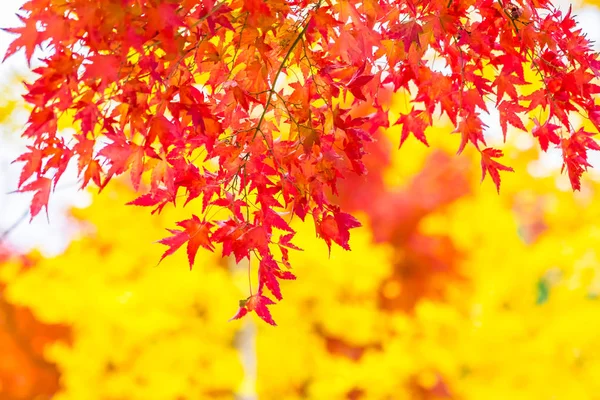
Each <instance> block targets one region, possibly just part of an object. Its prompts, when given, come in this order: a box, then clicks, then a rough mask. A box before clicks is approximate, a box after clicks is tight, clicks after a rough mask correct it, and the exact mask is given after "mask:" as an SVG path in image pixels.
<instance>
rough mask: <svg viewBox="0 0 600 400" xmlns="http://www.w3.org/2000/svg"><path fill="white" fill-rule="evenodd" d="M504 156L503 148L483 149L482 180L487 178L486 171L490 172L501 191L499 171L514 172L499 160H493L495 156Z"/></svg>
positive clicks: (497, 188)
mask: <svg viewBox="0 0 600 400" xmlns="http://www.w3.org/2000/svg"><path fill="white" fill-rule="evenodd" d="M502 156H504V154H503V152H502V150H498V149H494V148H486V149H483V150H482V151H481V171H482V174H481V181H482V182H483V180H484V179H485V175H486V173H489V174H490V176H491V177H492V181H494V184H495V185H496V190H497V191H498V193H500V172H499V171H510V172H514V170H513V169H512V168H511V167H507V166H506V165H502V164H500V163H499V162H498V161H496V160H493V159H494V158H500V157H502Z"/></svg>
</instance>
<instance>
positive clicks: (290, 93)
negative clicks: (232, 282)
mask: <svg viewBox="0 0 600 400" xmlns="http://www.w3.org/2000/svg"><path fill="white" fill-rule="evenodd" d="M23 11H24V16H23V17H22V18H21V19H22V21H23V24H24V26H22V27H19V28H10V29H8V31H9V32H12V33H15V34H17V35H18V36H17V37H16V39H15V40H14V42H13V43H12V45H11V46H10V48H9V50H8V53H7V55H6V56H7V57H8V56H10V55H12V54H13V53H15V52H16V51H17V50H19V49H21V48H23V49H25V53H26V55H27V57H28V59H31V58H32V56H33V54H34V50H35V48H36V47H38V46H39V47H46V48H47V49H49V51H48V54H49V55H48V56H47V57H46V58H45V59H43V60H41V61H42V63H41V66H39V67H37V68H36V69H35V70H34V71H35V72H36V73H37V74H38V75H39V77H38V78H37V80H36V81H35V82H33V83H31V84H28V85H27V89H28V92H27V94H26V95H25V99H26V100H27V101H28V102H29V103H30V104H31V105H32V107H33V111H32V113H31V116H30V119H29V123H28V125H27V128H26V130H25V132H24V134H23V135H24V136H25V137H26V138H28V139H29V140H30V146H29V147H28V150H27V152H26V153H25V154H23V155H22V156H21V157H19V159H18V161H20V162H23V163H24V166H23V173H22V175H21V179H20V182H19V185H20V187H21V190H23V191H33V192H34V193H35V195H34V200H33V203H32V206H31V212H32V215H33V216H34V215H35V214H37V213H39V212H40V211H41V209H42V208H43V207H44V206H46V205H47V202H48V196H49V194H50V192H51V189H52V187H53V185H56V183H57V182H58V181H59V179H60V177H61V175H62V174H63V172H64V171H65V168H66V166H67V164H68V163H69V162H70V161H71V160H72V159H74V158H75V159H77V167H78V171H79V174H80V177H81V186H82V187H85V186H87V185H88V184H89V182H94V183H95V184H96V185H98V186H99V187H100V188H103V187H104V186H105V185H106V184H107V183H108V182H109V181H110V180H111V179H112V177H114V176H117V175H120V174H123V173H125V172H129V174H130V176H131V182H132V184H133V186H134V188H136V189H137V190H143V191H144V192H145V193H143V194H141V196H140V197H138V198H137V199H135V200H133V201H132V202H131V204H134V205H137V206H148V207H153V208H154V211H160V210H161V209H162V208H164V207H165V206H166V205H167V204H169V203H173V204H175V203H176V201H177V200H180V199H181V198H184V199H185V203H186V204H187V203H188V202H190V201H197V202H198V203H199V204H200V203H201V207H199V208H198V209H199V211H200V212H198V213H197V214H195V215H191V216H190V218H189V219H187V220H185V221H180V222H178V223H177V225H178V226H179V227H180V228H181V229H175V230H171V231H170V232H171V233H172V234H173V236H171V237H168V238H166V239H163V240H162V243H163V244H165V245H167V246H169V249H168V250H167V251H166V253H165V256H166V255H169V254H171V253H173V252H174V251H176V250H177V249H178V248H179V247H181V246H183V245H184V244H185V243H187V251H188V256H189V260H190V265H191V264H192V263H193V260H194V257H195V254H196V251H197V250H198V248H199V247H204V248H206V249H209V250H212V249H213V248H214V246H215V245H217V244H221V247H222V252H223V255H230V254H233V255H234V256H235V258H236V260H237V261H240V260H242V259H244V258H249V257H250V256H251V255H255V256H256V257H257V258H258V259H259V260H260V267H259V271H258V273H259V277H260V279H259V281H260V287H259V289H258V293H256V294H254V295H252V296H251V297H249V298H248V299H247V300H244V301H243V303H242V308H243V309H244V310H245V312H247V311H257V313H258V314H259V316H261V317H262V318H263V319H265V320H266V321H267V322H272V319H271V318H270V314H269V313H268V311H266V310H267V308H266V305H269V304H271V302H272V300H270V299H269V298H268V297H266V296H264V294H265V290H264V289H265V288H268V289H269V290H270V291H271V292H272V294H273V295H274V296H275V297H276V298H277V299H280V298H281V293H280V291H279V285H278V280H279V279H293V275H292V274H291V273H290V272H289V271H287V270H286V269H287V268H289V262H288V250H289V249H296V248H297V247H296V246H295V245H293V244H292V242H291V240H292V238H293V236H294V231H293V230H292V229H291V228H290V226H289V218H291V217H292V216H293V215H296V216H298V217H300V218H301V219H302V220H304V219H305V218H306V217H307V216H310V218H311V219H312V220H313V221H314V223H315V227H316V232H317V235H318V236H320V237H321V238H323V240H324V241H325V242H326V243H327V245H328V246H331V244H332V243H336V244H338V245H339V246H341V247H343V248H345V249H349V247H348V239H349V230H350V229H352V228H355V227H357V226H359V223H358V222H357V221H356V219H354V218H353V217H352V216H351V215H350V214H348V213H346V212H344V211H342V209H341V208H340V207H339V206H338V205H336V204H335V203H334V200H332V199H334V197H332V196H331V194H333V195H335V194H336V193H337V183H338V179H339V178H342V177H345V176H347V175H348V174H351V173H354V174H365V173H366V172H367V170H366V168H365V166H364V164H363V162H362V158H363V155H364V154H365V144H366V143H368V142H370V141H372V140H373V138H374V135H375V134H376V133H377V132H378V131H379V130H380V129H382V128H387V127H388V126H389V125H390V123H389V122H390V117H389V115H388V111H389V98H390V93H392V92H394V91H398V90H405V91H406V92H407V93H409V94H410V96H411V102H412V110H411V111H410V112H409V113H408V114H405V115H402V116H401V117H400V118H399V119H398V121H393V122H394V123H396V124H402V134H401V138H400V143H403V142H404V141H405V140H407V138H408V137H409V136H410V135H413V136H415V137H416V138H417V139H418V140H420V141H422V142H423V143H425V144H427V137H426V133H425V132H426V128H427V127H429V126H430V125H431V124H432V121H434V117H437V116H438V115H440V114H445V115H446V116H447V117H448V118H449V119H450V121H451V122H452V123H453V124H454V126H455V128H456V132H457V133H459V134H460V135H461V138H462V140H461V144H460V147H459V149H458V151H459V152H461V151H462V150H463V149H464V148H465V146H467V145H470V146H474V147H475V148H476V149H477V150H479V151H480V152H481V157H482V158H481V160H482V161H481V165H482V169H483V175H484V176H485V175H486V173H489V174H490V176H491V177H492V179H493V181H494V183H495V184H496V186H497V187H498V188H499V186H500V171H511V170H512V169H511V168H510V167H507V166H505V165H503V164H501V163H500V162H499V161H497V160H498V158H499V157H501V156H502V151H501V150H498V149H492V148H487V147H486V139H485V135H484V131H485V128H486V126H485V124H484V123H483V122H482V120H481V114H482V113H483V112H487V110H488V106H489V105H490V102H486V99H487V100H492V101H495V103H496V105H497V107H498V109H499V112H500V121H499V122H500V126H501V128H502V131H503V133H504V135H506V133H507V127H508V126H509V125H511V126H513V127H516V128H519V129H525V126H524V124H523V120H522V118H523V117H525V115H526V113H527V112H529V111H532V110H534V109H537V108H538V107H541V108H542V109H544V110H546V111H547V115H548V118H546V119H544V120H543V121H537V122H536V128H535V130H534V132H533V135H534V136H535V137H537V138H538V139H539V142H540V145H541V147H542V148H543V149H544V150H546V149H547V148H548V145H549V144H550V143H552V144H554V145H556V146H558V147H559V148H560V149H562V152H563V157H564V168H566V169H567V171H568V174H569V177H570V179H571V183H572V186H573V188H574V189H579V187H580V177H581V174H582V172H583V171H584V170H585V169H586V168H587V167H588V166H589V163H588V159H587V151H588V150H589V149H595V150H597V149H598V148H599V147H598V145H597V144H596V142H595V141H594V140H593V139H592V138H591V136H592V133H590V132H585V131H582V130H579V131H575V130H574V129H573V127H572V126H571V124H570V123H569V116H570V114H572V113H579V114H581V115H584V116H586V117H589V118H590V119H591V120H592V121H593V123H594V125H596V127H598V126H599V124H600V118H598V115H600V107H599V106H598V105H596V104H595V102H594V99H593V94H595V93H598V92H599V89H600V87H599V86H598V85H596V84H595V83H593V80H594V79H595V78H597V77H598V74H599V72H600V63H599V61H598V58H597V55H596V54H594V53H593V52H592V50H591V47H590V43H589V41H588V40H587V39H586V38H585V37H584V35H583V34H582V33H581V30H580V29H578V28H577V27H576V24H575V21H574V20H573V18H572V16H571V11H570V10H569V12H567V13H566V15H565V14H564V13H563V12H561V11H559V10H557V9H556V8H554V7H553V6H552V5H551V4H550V2H549V1H547V0H520V1H518V2H514V3H511V2H507V1H501V0H498V1H494V0H461V1H458V0H360V1H359V0H285V1H283V0H266V1H265V0H223V1H218V2H214V1H213V0H105V1H102V2H101V3H99V2H92V1H90V0H70V1H68V2H66V1H64V0H30V1H29V2H27V3H26V4H25V6H24V7H23ZM529 66H531V68H533V70H534V71H535V73H536V79H537V80H539V82H542V83H543V84H542V85H541V88H539V89H537V90H535V91H534V92H533V93H531V94H529V95H527V96H522V95H520V94H519V92H518V90H517V86H519V85H526V84H528V83H531V82H526V80H525V74H524V68H526V67H529ZM490 67H491V68H493V69H494V71H495V72H496V73H495V76H494V78H493V79H488V76H489V74H484V68H486V69H489V68H490ZM65 113H68V114H69V115H72V116H74V119H75V120H76V123H77V127H78V129H77V133H76V134H74V135H73V137H68V138H67V137H65V135H64V134H62V133H61V132H60V131H58V130H57V120H58V118H59V117H60V116H61V115H62V114H65ZM144 172H147V173H148V174H147V175H148V179H149V184H148V185H146V184H144V185H142V175H143V174H144ZM144 182H145V181H144ZM216 209H226V210H228V214H227V215H228V216H227V217H224V218H221V219H215V218H213V216H214V212H213V211H214V210H216ZM154 211H153V212H154ZM285 214H287V215H288V216H289V218H284V217H283V216H284V215H285ZM220 215H221V214H220ZM276 250H277V251H276ZM276 254H280V255H276ZM258 311H260V312H258ZM243 314H244V312H242V313H241V314H240V313H238V316H240V315H243Z"/></svg>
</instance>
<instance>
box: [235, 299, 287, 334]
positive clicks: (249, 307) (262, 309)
mask: <svg viewBox="0 0 600 400" xmlns="http://www.w3.org/2000/svg"><path fill="white" fill-rule="evenodd" d="M272 304H275V302H274V301H273V300H271V299H270V298H268V297H266V296H263V295H261V294H255V295H252V296H250V297H248V298H247V299H246V300H240V308H239V309H238V311H237V313H236V314H235V315H234V316H233V317H231V319H230V321H231V320H234V319H240V318H242V317H243V316H245V315H246V314H248V312H249V311H254V312H255V313H256V315H258V316H259V317H260V319H262V320H263V321H265V322H266V323H268V324H271V325H273V326H277V324H276V323H275V321H274V320H273V317H272V316H271V312H270V311H269V309H268V308H267V306H270V305H272Z"/></svg>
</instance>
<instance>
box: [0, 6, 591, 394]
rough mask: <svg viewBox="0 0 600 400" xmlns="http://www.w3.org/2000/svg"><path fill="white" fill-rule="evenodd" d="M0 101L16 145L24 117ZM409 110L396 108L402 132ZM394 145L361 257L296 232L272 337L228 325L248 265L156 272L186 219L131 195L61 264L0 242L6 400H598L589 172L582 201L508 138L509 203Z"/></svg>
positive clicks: (81, 222)
mask: <svg viewBox="0 0 600 400" xmlns="http://www.w3.org/2000/svg"><path fill="white" fill-rule="evenodd" d="M591 3H593V2H591ZM4 90H7V89H4ZM5 98H6V100H4V101H2V102H0V123H1V124H2V125H3V126H4V127H6V126H10V127H11V130H12V129H13V127H12V125H11V124H14V118H12V117H11V116H14V114H15V112H20V111H19V110H21V108H22V105H21V103H20V102H19V101H18V100H17V99H16V98H14V97H10V96H5ZM405 106H406V101H405V99H404V98H403V97H402V94H398V95H395V96H391V108H392V110H393V111H394V113H396V115H395V116H394V115H392V118H391V120H393V121H395V119H397V113H399V112H402V110H403V107H405ZM15 110H16V111H15ZM357 112H360V110H358V111H357ZM581 123H583V124H584V125H585V124H586V122H585V121H582V122H581ZM66 125H68V124H66ZM489 125H490V126H491V129H490V130H491V133H492V138H491V139H490V143H491V144H492V145H496V143H497V142H499V141H500V142H501V139H494V137H493V134H494V132H495V133H496V134H497V133H498V132H499V128H498V127H497V126H495V125H494V123H493V122H490V124H489ZM532 126H533V123H532V122H530V123H529V125H528V128H532ZM588 128H589V127H588ZM397 129H398V128H391V129H390V130H389V132H387V133H386V134H385V135H383V134H382V136H381V137H380V138H379V140H378V141H377V143H375V144H374V145H372V146H371V148H370V149H369V151H370V153H371V154H370V155H369V157H368V159H367V164H368V167H369V171H370V174H369V175H368V176H367V177H362V178H358V177H349V178H348V179H346V180H345V182H344V183H343V185H342V187H341V188H340V199H339V201H340V203H341V204H342V205H343V206H344V207H345V208H346V209H348V210H352V211H353V212H354V213H355V214H356V215H358V216H359V217H360V219H361V221H362V222H363V225H364V227H363V228H361V229H356V230H354V231H353V232H352V239H351V242H350V243H351V247H352V251H351V252H345V251H344V250H342V249H340V248H334V249H333V251H332V253H331V256H329V255H328V251H327V247H326V245H325V243H323V242H322V241H321V240H318V239H316V238H315V232H314V227H312V226H311V225H310V224H302V223H297V224H296V225H295V228H296V229H297V230H298V232H299V234H298V239H297V240H296V243H297V244H298V245H300V246H301V247H302V248H303V249H304V251H302V252H293V253H292V260H291V262H292V265H293V266H294V273H295V274H296V275H297V276H298V280H297V281H296V282H286V283H284V284H283V287H282V291H283V295H284V298H285V301H284V302H282V303H281V304H279V305H277V306H275V307H273V308H272V312H273V314H274V318H275V320H276V321H277V323H278V324H279V326H278V327H277V328H273V327H270V326H268V325H267V324H264V323H260V322H258V323H257V322H256V321H255V320H252V319H251V318H246V319H245V320H244V321H235V322H228V321H227V319H228V318H229V317H230V316H231V315H233V313H234V312H235V310H236V304H237V301H238V300H239V299H242V298H245V297H247V296H248V293H247V277H248V275H247V268H248V267H249V268H251V269H252V268H254V267H255V266H253V265H250V266H248V265H242V266H240V267H235V266H233V264H232V262H231V260H228V259H221V258H220V257H219V254H218V253H217V254H212V253H209V252H200V253H199V254H198V256H197V262H196V266H195V267H194V269H193V270H192V271H189V269H188V268H187V267H186V260H185V255H184V254H183V253H181V254H179V253H178V254H176V255H175V256H172V257H168V258H167V259H165V261H164V262H162V263H161V264H160V265H158V266H157V265H156V263H157V261H158V260H159V258H160V254H161V252H162V251H163V250H164V249H163V248H162V247H161V246H160V245H159V244H156V243H154V242H155V241H157V240H159V239H161V238H163V237H164V236H165V234H166V233H167V232H166V231H165V230H164V228H165V227H166V226H169V225H170V222H171V221H174V220H179V219H183V218H187V216H188V215H189V213H191V212H192V210H191V209H190V206H188V208H185V209H181V208H179V209H175V210H174V209H167V210H165V211H164V212H163V214H161V215H160V216H158V217H157V216H150V215H149V213H148V212H147V210H145V209H138V208H136V207H132V206H128V207H125V206H124V205H123V204H124V203H126V202H127V201H129V200H131V199H132V198H133V197H134V195H133V193H132V192H131V190H130V189H129V187H128V185H127V184H126V183H120V184H114V185H111V186H109V187H108V188H107V189H106V190H105V191H104V192H103V193H102V194H101V195H93V201H92V203H91V205H90V206H89V207H85V208H74V209H73V210H72V211H71V217H70V218H71V221H72V225H73V226H74V227H76V228H77V232H78V237H77V239H75V240H74V241H72V242H71V243H70V245H69V246H68V248H67V249H66V250H65V252H64V253H63V254H60V255H57V256H51V257H49V256H45V255H43V254H42V253H38V252H32V253H29V254H18V252H16V251H15V250H14V248H13V247H12V246H11V244H10V241H9V239H10V237H7V235H3V236H2V237H0V399H2V400H44V399H48V400H49V399H56V400H82V399H86V400H87V399H89V400H195V399H234V398H235V399H240V400H241V399H253V398H260V399H274V400H280V399H281V400H287V399H290V400H291V399H325V400H327V399H349V400H355V399H415V400H434V399H456V400H459V399H464V400H471V399H472V400H480V399H486V400H493V399H503V400H504V399H515V400H518V399H527V400H531V399H577V400H587V399H589V400H594V399H600V322H599V321H600V318H599V316H600V314H599V311H600V307H599V306H600V304H599V303H598V301H599V300H598V295H599V294H600V260H599V254H598V250H597V249H598V245H597V244H598V242H599V240H600V208H599V207H598V206H597V203H598V201H599V200H600V185H599V184H598V181H599V179H598V177H599V175H598V173H597V172H595V173H594V172H592V173H590V174H588V175H587V178H586V179H585V184H584V186H583V187H582V191H581V192H578V193H572V192H571V190H570V188H569V186H568V180H567V179H566V177H565V176H562V175H560V163H558V164H556V160H554V159H552V153H551V154H550V156H543V157H542V156H540V154H539V151H538V150H537V148H538V145H537V143H535V142H534V141H533V139H532V138H531V136H530V134H526V133H520V132H512V133H511V135H510V140H509V142H508V143H507V144H506V145H503V146H505V149H506V154H507V158H508V159H510V162H508V160H507V163H508V164H509V165H511V166H512V167H513V168H514V169H515V171H516V173H514V174H504V175H503V182H502V190H501V193H500V195H498V194H497V193H496V190H495V187H494V186H493V184H492V182H491V181H490V180H489V179H488V180H486V181H485V182H484V183H483V184H481V183H480V178H481V174H480V169H479V166H478V162H479V160H478V159H476V157H475V156H476V154H474V153H468V152H467V151H465V154H463V155H461V156H456V155H454V153H455V152H456V149H457V148H458V143H459V140H460V139H459V138H458V137H457V135H449V134H448V133H449V131H450V128H448V126H447V125H446V124H445V123H444V121H440V122H439V124H437V125H436V127H435V128H431V132H428V137H429V138H430V143H431V148H429V149H428V148H425V147H424V146H423V145H422V144H421V143H418V142H417V141H416V140H409V141H408V142H407V143H406V144H405V145H404V146H403V148H402V149H401V150H399V151H398V150H396V149H395V147H396V146H397V140H398V137H399V135H398V132H397ZM590 129H591V128H590ZM496 136H499V135H496ZM494 140H496V143H495V142H494ZM544 157H546V158H544ZM595 164H596V165H598V163H597V162H596V163H595ZM191 207H193V205H191ZM0 235H2V233H1V232H0ZM254 287H256V283H255V282H254ZM252 317H254V316H252Z"/></svg>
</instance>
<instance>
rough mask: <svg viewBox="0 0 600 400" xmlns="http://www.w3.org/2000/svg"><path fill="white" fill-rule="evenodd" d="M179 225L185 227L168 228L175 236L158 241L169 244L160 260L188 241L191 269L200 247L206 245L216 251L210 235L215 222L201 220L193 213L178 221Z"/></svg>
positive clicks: (205, 246)
mask: <svg viewBox="0 0 600 400" xmlns="http://www.w3.org/2000/svg"><path fill="white" fill-rule="evenodd" d="M177 225H178V226H180V227H182V228H184V229H183V230H178V229H167V230H168V231H169V232H171V233H172V234H173V236H170V237H168V238H164V239H161V240H159V241H158V242H159V243H162V244H164V245H166V246H169V249H167V251H165V252H164V254H163V255H162V257H161V258H160V260H161V261H162V260H164V258H165V257H167V256H169V255H171V254H173V253H175V252H176V251H177V250H178V249H179V248H180V247H181V246H182V245H183V244H184V243H186V242H187V255H188V261H189V264H190V269H192V266H193V265H194V259H195V258H196V253H197V252H198V249H199V248H200V247H204V248H205V249H208V250H210V251H214V249H215V248H214V246H213V244H212V241H211V237H210V236H211V228H212V227H213V226H214V224H212V223H210V222H207V221H201V220H200V218H198V217H197V216H196V215H192V218H190V219H186V220H183V221H179V222H177Z"/></svg>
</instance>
